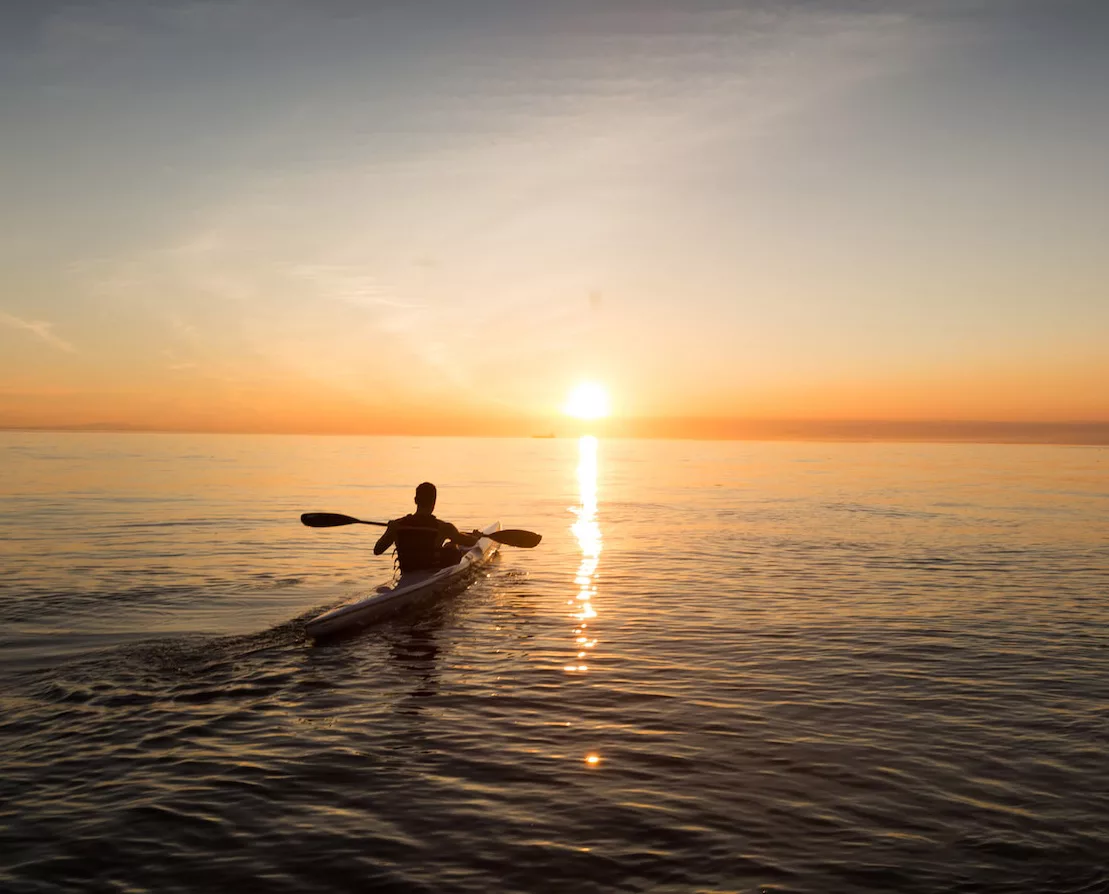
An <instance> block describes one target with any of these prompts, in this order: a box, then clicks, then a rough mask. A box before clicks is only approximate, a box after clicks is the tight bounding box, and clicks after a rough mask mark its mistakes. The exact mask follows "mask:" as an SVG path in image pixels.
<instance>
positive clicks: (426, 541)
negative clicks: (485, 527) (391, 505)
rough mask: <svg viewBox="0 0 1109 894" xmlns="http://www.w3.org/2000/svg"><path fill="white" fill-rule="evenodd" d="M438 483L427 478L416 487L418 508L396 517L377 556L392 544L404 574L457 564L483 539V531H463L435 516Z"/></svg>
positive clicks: (381, 538) (376, 550)
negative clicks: (467, 532)
mask: <svg viewBox="0 0 1109 894" xmlns="http://www.w3.org/2000/svg"><path fill="white" fill-rule="evenodd" d="M437 496H438V494H437V492H436V490H435V485H434V484H432V483H431V482H430V481H425V482H424V483H423V484H421V485H420V486H419V487H417V488H416V511H415V512H413V513H412V514H411V515H406V516H404V517H403V518H395V519H393V520H392V521H390V522H389V525H388V526H387V527H386V528H385V533H384V534H382V535H381V537H380V539H379V540H378V541H377V543H375V544H374V555H375V556H380V555H381V554H382V553H383V552H385V550H387V549H388V548H389V547H390V546H393V544H396V547H397V561H398V562H399V563H400V570H401V573H402V574H403V573H405V572H406V571H425V570H429V569H432V570H434V569H439V568H449V567H450V566H451V565H456V564H458V561H459V560H460V559H461V558H462V556H463V555H465V553H466V550H467V549H469V548H470V547H471V546H473V545H474V544H475V543H477V542H478V540H479V539H480V538H481V531H478V530H476V529H475V530H474V531H472V532H471V533H469V534H463V533H462V532H461V531H459V530H458V528H456V527H455V526H454V525H452V524H451V523H450V522H448V521H443V520H442V519H439V518H436V517H435V514H434V512H435V500H436V497H437Z"/></svg>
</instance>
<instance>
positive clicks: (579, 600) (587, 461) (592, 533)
mask: <svg viewBox="0 0 1109 894" xmlns="http://www.w3.org/2000/svg"><path fill="white" fill-rule="evenodd" d="M578 492H579V495H580V499H581V502H580V504H579V505H577V506H574V507H572V508H571V510H570V511H571V512H573V513H574V514H575V515H577V520H576V521H575V522H574V524H573V525H571V526H570V530H571V531H573V532H574V536H575V537H576V538H577V541H578V547H579V548H580V549H581V564H579V565H578V573H577V575H576V576H575V577H574V583H575V584H576V585H577V588H578V591H577V596H576V597H575V598H574V599H571V600H570V601H569V602H570V605H572V606H573V610H572V611H571V613H570V616H571V617H572V618H573V619H574V620H575V621H576V622H577V623H576V626H575V627H574V651H575V657H574V660H573V663H571V664H567V665H566V667H565V670H566V671H567V672H569V673H584V672H586V671H588V670H589V665H587V664H585V663H583V659H585V658H586V657H587V656H588V654H589V653H588V650H589V649H592V648H593V647H594V646H596V645H597V640H596V639H593V638H591V637H589V636H588V635H587V630H588V628H589V622H590V621H591V620H592V619H593V618H595V617H597V611H596V609H595V608H594V607H593V600H594V597H595V596H596V595H597V565H598V563H599V561H600V556H601V526H600V524H598V522H597V439H596V438H595V437H593V436H592V435H584V436H583V437H582V438H581V440H579V441H578Z"/></svg>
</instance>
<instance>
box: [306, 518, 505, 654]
mask: <svg viewBox="0 0 1109 894" xmlns="http://www.w3.org/2000/svg"><path fill="white" fill-rule="evenodd" d="M500 529H501V523H500V522H499V521H498V522H493V523H492V524H490V525H486V526H485V527H484V528H482V533H485V534H492V533H494V532H496V531H499V530H500ZM497 549H498V545H497V544H496V543H495V542H494V541H492V540H490V539H489V538H488V537H482V538H481V539H480V540H478V542H477V543H475V544H474V545H473V546H472V547H470V549H469V550H467V551H466V553H465V554H464V555H463V556H462V559H461V560H460V561H459V563H458V564H457V565H451V566H449V567H447V568H440V569H439V570H437V571H435V570H427V571H409V572H407V573H405V574H402V575H401V576H400V577H398V578H397V579H396V580H392V581H389V582H388V583H384V584H381V585H380V586H378V587H375V588H374V590H373V592H372V593H371V594H370V595H369V596H364V597H361V598H359V599H355V600H352V601H351V602H347V603H346V604H344V605H340V606H339V607H338V608H333V609H331V610H330V611H326V612H324V613H323V614H322V615H317V616H316V617H315V618H313V619H312V620H311V621H309V622H308V623H307V624H305V625H304V630H305V633H307V634H308V636H310V637H311V638H312V639H321V638H323V637H327V636H333V635H334V634H336V633H342V632H344V631H350V630H356V629H358V628H359V627H365V626H367V625H369V624H374V623H377V622H378V621H380V620H382V619H384V618H387V617H390V616H392V615H395V614H397V613H398V612H400V611H402V610H404V609H408V608H412V607H413V606H416V605H426V604H429V603H431V602H432V601H434V600H436V599H438V598H439V597H441V596H445V595H448V594H453V593H457V592H460V591H461V590H464V589H465V588H466V587H468V586H469V585H470V583H471V582H472V581H473V579H474V576H475V572H476V571H477V570H478V569H479V568H480V567H481V566H482V565H484V564H485V563H486V562H488V561H489V560H490V559H491V558H492V557H493V554H494V553H495V552H496V551H497Z"/></svg>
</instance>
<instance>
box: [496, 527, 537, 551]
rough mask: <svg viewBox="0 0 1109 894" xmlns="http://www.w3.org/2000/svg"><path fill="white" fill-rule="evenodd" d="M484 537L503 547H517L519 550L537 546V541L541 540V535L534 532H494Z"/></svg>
mask: <svg viewBox="0 0 1109 894" xmlns="http://www.w3.org/2000/svg"><path fill="white" fill-rule="evenodd" d="M484 536H486V537H488V538H489V539H490V540H495V541H496V542H497V543H503V544H504V545H505V546H518V547H520V549H531V548H532V547H533V546H538V545H539V541H540V540H542V539H543V535H542V534H536V533H535V532H534V531H495V532H494V533H492V534H486V535H484Z"/></svg>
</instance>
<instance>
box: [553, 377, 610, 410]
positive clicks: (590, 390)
mask: <svg viewBox="0 0 1109 894" xmlns="http://www.w3.org/2000/svg"><path fill="white" fill-rule="evenodd" d="M563 412H565V413H566V415H567V416H573V417H574V418H575V419H602V418H604V417H605V416H607V415H608V392H607V391H605V389H604V388H603V387H602V386H600V385H598V384H597V383H596V382H582V383H581V384H580V385H578V386H577V387H576V388H575V389H574V390H573V391H571V392H570V396H569V397H568V398H567V399H566V405H565V407H563Z"/></svg>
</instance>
